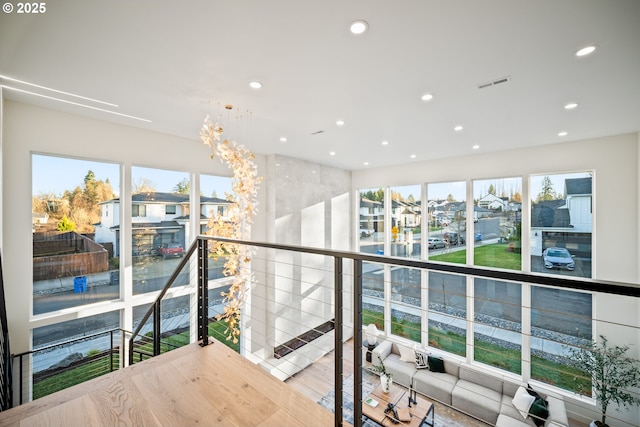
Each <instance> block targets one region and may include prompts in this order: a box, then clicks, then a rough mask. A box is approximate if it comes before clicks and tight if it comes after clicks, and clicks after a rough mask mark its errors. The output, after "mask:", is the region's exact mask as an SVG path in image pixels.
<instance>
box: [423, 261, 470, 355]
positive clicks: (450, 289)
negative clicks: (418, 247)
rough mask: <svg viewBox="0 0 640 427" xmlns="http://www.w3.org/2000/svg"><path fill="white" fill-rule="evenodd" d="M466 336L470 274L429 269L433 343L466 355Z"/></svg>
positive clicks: (432, 345)
mask: <svg viewBox="0 0 640 427" xmlns="http://www.w3.org/2000/svg"><path fill="white" fill-rule="evenodd" d="M466 336H467V285H466V278H465V277H464V276H458V275H455V274H446V273H438V272H429V346H431V347H436V348H439V349H442V350H444V351H448V352H450V353H454V354H457V355H459V356H464V355H466V352H467V350H466V345H467V344H466Z"/></svg>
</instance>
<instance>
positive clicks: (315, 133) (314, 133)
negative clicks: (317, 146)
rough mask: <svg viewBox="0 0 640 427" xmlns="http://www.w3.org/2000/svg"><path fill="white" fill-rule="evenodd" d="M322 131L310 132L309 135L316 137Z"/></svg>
mask: <svg viewBox="0 0 640 427" xmlns="http://www.w3.org/2000/svg"><path fill="white" fill-rule="evenodd" d="M323 132H324V131H323V130H317V131H315V132H311V135H318V134H319V133H323Z"/></svg>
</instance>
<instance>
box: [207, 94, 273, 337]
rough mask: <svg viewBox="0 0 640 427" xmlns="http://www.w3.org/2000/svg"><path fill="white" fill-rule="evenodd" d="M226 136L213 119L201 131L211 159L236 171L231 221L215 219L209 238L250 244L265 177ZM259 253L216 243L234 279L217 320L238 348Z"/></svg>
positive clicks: (216, 251)
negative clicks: (241, 326)
mask: <svg viewBox="0 0 640 427" xmlns="http://www.w3.org/2000/svg"><path fill="white" fill-rule="evenodd" d="M225 108H227V107H226V106H225ZM227 110H229V108H227ZM223 133H224V129H223V128H222V126H221V125H220V124H219V123H217V122H215V123H212V122H211V120H210V119H209V116H207V117H206V118H205V120H204V124H203V125H202V129H201V130H200V139H201V140H202V142H203V143H204V144H206V145H208V146H209V147H210V148H211V150H212V154H211V155H210V156H209V157H210V158H211V159H213V158H216V157H217V158H218V159H220V161H221V162H223V163H226V164H227V166H228V167H229V168H230V169H231V170H232V171H233V178H232V180H231V184H232V185H231V188H232V191H233V193H232V194H226V198H227V200H229V201H231V202H232V204H231V206H230V209H229V213H228V217H229V218H228V219H225V218H223V217H222V215H221V214H216V215H215V216H213V217H212V218H211V219H210V220H209V224H208V228H209V229H208V231H207V234H208V235H211V236H217V237H227V238H232V239H238V240H249V238H250V237H251V224H252V223H253V219H254V217H255V215H256V213H257V206H258V188H259V184H260V182H262V177H260V176H258V167H257V165H256V164H255V156H254V155H253V153H252V152H251V151H249V150H247V149H246V148H245V147H244V145H242V144H238V143H237V142H235V141H233V142H229V140H227V139H224V140H223V138H222V135H223ZM255 251H256V249H255V248H252V247H249V246H248V245H237V244H229V243H223V242H215V243H214V245H213V247H212V248H211V249H210V252H211V253H212V255H213V257H214V259H217V258H218V257H221V256H222V257H224V256H226V257H227V260H226V262H225V264H224V268H223V274H224V275H225V276H231V277H233V281H232V284H231V286H230V288H229V291H228V292H222V296H223V297H224V302H225V306H224V310H223V312H222V313H221V314H219V315H218V316H217V320H221V319H223V320H224V321H225V322H226V323H227V329H226V330H225V334H227V340H230V341H233V343H234V344H235V343H238V337H239V336H240V316H241V309H242V305H243V303H244V301H245V300H246V298H247V295H248V291H249V289H250V287H251V283H253V273H252V272H251V268H250V262H251V258H252V257H253V255H254V253H255Z"/></svg>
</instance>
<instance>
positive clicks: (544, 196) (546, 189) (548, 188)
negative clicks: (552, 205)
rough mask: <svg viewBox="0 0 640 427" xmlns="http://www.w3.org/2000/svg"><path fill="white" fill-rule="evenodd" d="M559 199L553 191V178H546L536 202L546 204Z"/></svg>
mask: <svg viewBox="0 0 640 427" xmlns="http://www.w3.org/2000/svg"><path fill="white" fill-rule="evenodd" d="M555 199H557V195H556V191H555V190H554V189H553V182H552V181H551V178H549V177H548V176H545V177H544V178H543V179H542V182H541V183H540V192H539V193H538V196H537V197H536V202H538V203H540V202H544V201H548V200H555Z"/></svg>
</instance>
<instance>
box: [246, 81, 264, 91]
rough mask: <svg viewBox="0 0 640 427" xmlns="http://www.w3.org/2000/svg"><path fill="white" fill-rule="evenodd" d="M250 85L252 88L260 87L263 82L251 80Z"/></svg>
mask: <svg viewBox="0 0 640 427" xmlns="http://www.w3.org/2000/svg"><path fill="white" fill-rule="evenodd" d="M249 86H250V87H251V88H252V89H260V88H261V87H262V83H260V82H251V83H249Z"/></svg>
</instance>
